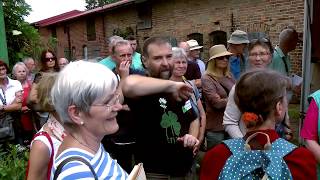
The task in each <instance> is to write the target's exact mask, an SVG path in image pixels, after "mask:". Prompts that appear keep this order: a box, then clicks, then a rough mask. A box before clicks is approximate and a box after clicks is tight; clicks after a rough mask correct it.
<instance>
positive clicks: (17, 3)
mask: <svg viewBox="0 0 320 180" xmlns="http://www.w3.org/2000/svg"><path fill="white" fill-rule="evenodd" d="M30 11H31V7H30V6H29V5H28V4H27V3H26V2H25V0H3V13H4V22H5V28H6V38H7V46H8V55H9V62H10V65H11V66H12V65H14V64H15V62H17V61H20V60H21V59H22V58H23V57H25V56H31V57H33V58H38V56H39V54H40V52H41V50H42V48H43V45H42V44H41V40H40V35H39V32H38V30H37V29H35V28H34V27H33V26H31V25H30V24H29V23H27V22H25V21H24V17H25V16H27V15H29V13H30ZM13 30H17V31H20V32H21V33H22V34H20V35H13V33H12V31H13Z"/></svg>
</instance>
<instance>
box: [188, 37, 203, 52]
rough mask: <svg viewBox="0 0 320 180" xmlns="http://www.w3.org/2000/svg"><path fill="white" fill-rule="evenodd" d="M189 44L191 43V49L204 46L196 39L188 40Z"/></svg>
mask: <svg viewBox="0 0 320 180" xmlns="http://www.w3.org/2000/svg"><path fill="white" fill-rule="evenodd" d="M187 43H188V45H189V47H190V48H189V49H190V51H192V50H196V49H201V48H202V47H203V46H199V43H198V41H196V40H194V39H191V40H189V41H187Z"/></svg>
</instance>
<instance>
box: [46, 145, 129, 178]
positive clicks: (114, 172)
mask: <svg viewBox="0 0 320 180" xmlns="http://www.w3.org/2000/svg"><path fill="white" fill-rule="evenodd" d="M71 156H80V157H82V158H84V159H85V160H86V161H88V162H89V163H90V164H91V166H92V167H93V169H94V171H95V172H96V174H97V176H98V179H110V180H111V179H115V180H125V179H127V177H128V174H127V173H126V171H124V170H123V169H122V168H121V166H120V165H119V164H118V163H117V161H116V160H114V159H112V158H111V157H110V155H109V153H108V152H107V151H105V149H104V148H103V146H102V144H100V148H99V150H98V152H97V153H96V154H95V155H93V154H91V153H89V152H87V151H85V150H82V149H79V148H70V149H67V150H65V151H63V152H62V153H61V154H60V155H59V156H58V157H56V159H55V160H54V163H53V166H52V170H51V180H52V179H53V176H54V172H55V170H56V168H57V167H58V165H59V164H60V163H61V162H62V161H63V160H64V159H66V158H68V157H71ZM57 179H58V180H62V179H63V180H74V179H94V177H93V175H92V172H91V171H90V169H89V167H88V166H87V165H85V164H84V163H82V162H80V161H71V162H68V163H67V164H66V165H64V166H63V168H62V171H61V173H60V174H59V176H58V178H57Z"/></svg>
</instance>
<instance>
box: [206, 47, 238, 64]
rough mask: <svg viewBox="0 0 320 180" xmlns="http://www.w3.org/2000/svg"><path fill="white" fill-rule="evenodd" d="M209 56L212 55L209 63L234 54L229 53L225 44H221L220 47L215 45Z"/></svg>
mask: <svg viewBox="0 0 320 180" xmlns="http://www.w3.org/2000/svg"><path fill="white" fill-rule="evenodd" d="M209 55H210V58H209V60H208V62H209V61H210V60H212V59H215V58H217V57H222V56H230V55H232V53H231V52H229V51H227V48H226V47H225V46H224V45H223V44H219V45H214V46H212V47H211V48H210V50H209Z"/></svg>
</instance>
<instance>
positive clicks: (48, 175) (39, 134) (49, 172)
mask: <svg viewBox="0 0 320 180" xmlns="http://www.w3.org/2000/svg"><path fill="white" fill-rule="evenodd" d="M38 136H44V137H46V138H47V139H48V141H49V143H50V146H51V156H50V160H49V163H48V171H47V179H50V174H51V168H52V165H53V156H54V148H53V142H52V139H51V137H50V135H49V134H48V133H47V132H46V131H40V132H38V133H36V134H35V135H34V136H33V138H32V140H34V139H35V138H36V137H38ZM29 165H30V160H29V161H28V165H27V170H26V178H27V177H28V173H29Z"/></svg>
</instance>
